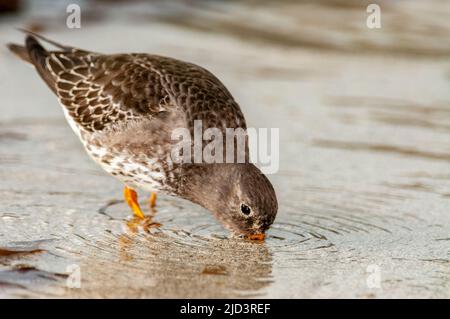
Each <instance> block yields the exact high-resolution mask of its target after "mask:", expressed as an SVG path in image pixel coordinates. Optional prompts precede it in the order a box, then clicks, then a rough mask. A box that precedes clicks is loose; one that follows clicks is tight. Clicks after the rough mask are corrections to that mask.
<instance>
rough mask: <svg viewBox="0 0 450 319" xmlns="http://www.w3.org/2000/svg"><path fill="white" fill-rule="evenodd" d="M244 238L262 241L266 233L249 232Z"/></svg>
mask: <svg viewBox="0 0 450 319" xmlns="http://www.w3.org/2000/svg"><path fill="white" fill-rule="evenodd" d="M245 238H246V239H249V240H255V241H263V240H264V239H265V238H266V235H265V234H264V233H259V234H251V235H247V236H245Z"/></svg>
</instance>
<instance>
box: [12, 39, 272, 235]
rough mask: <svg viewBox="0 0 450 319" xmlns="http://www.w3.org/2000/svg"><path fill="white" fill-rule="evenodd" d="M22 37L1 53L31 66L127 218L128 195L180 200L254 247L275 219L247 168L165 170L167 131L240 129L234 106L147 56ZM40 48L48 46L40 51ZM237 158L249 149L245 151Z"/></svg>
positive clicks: (215, 86)
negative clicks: (115, 183) (114, 185)
mask: <svg viewBox="0 0 450 319" xmlns="http://www.w3.org/2000/svg"><path fill="white" fill-rule="evenodd" d="M22 31H24V32H25V33H26V36H25V43H24V44H23V45H21V44H13V43H9V44H8V45H7V46H8V48H9V49H10V50H11V51H12V52H13V53H14V54H15V55H17V56H18V57H19V58H21V59H22V60H24V61H26V62H28V63H30V64H32V65H33V66H34V68H35V70H36V71H37V73H38V74H39V76H40V77H41V78H42V80H43V81H44V82H45V83H46V84H47V86H48V87H49V88H50V90H51V91H52V92H53V93H54V94H55V95H56V97H57V98H58V100H59V103H60V105H61V107H62V110H63V113H64V115H65V118H66V119H67V122H68V123H69V125H70V127H71V128H72V129H73V131H74V132H75V134H76V135H77V136H78V138H79V139H80V140H81V142H82V144H83V146H84V148H85V150H86V151H87V153H88V154H89V155H90V157H92V159H93V160H94V161H95V162H97V163H98V164H99V165H100V166H101V167H102V168H103V169H104V170H105V171H106V172H108V173H109V174H111V175H112V176H114V177H116V178H117V179H119V180H120V181H121V182H122V183H124V192H123V193H124V198H125V201H126V203H128V205H129V206H130V208H131V210H132V212H133V213H134V216H135V217H136V218H138V219H144V218H145V215H144V213H143V211H142V209H141V207H140V205H139V202H138V196H137V192H136V190H137V189H141V190H144V191H148V192H150V193H151V196H150V200H149V202H150V206H154V205H155V204H156V194H157V193H163V194H167V195H171V196H175V197H179V198H182V199H185V200H188V201H190V202H193V203H195V204H198V205H200V206H202V207H203V208H206V209H207V210H209V211H210V212H211V213H212V214H213V215H214V216H215V217H216V218H217V219H218V220H219V221H220V222H221V223H222V225H223V226H224V227H225V228H226V229H228V230H229V231H230V232H231V233H232V234H233V235H237V236H242V237H245V238H250V239H255V240H263V239H264V237H265V232H266V231H267V229H269V227H270V226H271V224H272V223H273V222H274V219H275V217H276V214H277V211H278V202H277V196H276V193H275V190H274V188H273V186H272V184H271V182H270V181H269V179H268V178H267V177H266V176H265V175H264V174H263V173H262V172H261V171H260V170H259V168H257V167H256V166H255V165H254V164H253V163H251V162H250V161H249V160H248V157H246V160H245V161H244V162H240V163H237V162H233V163H228V162H227V163H204V162H201V163H174V161H173V160H171V154H172V153H171V152H172V150H173V147H174V143H175V142H174V141H173V139H172V135H171V134H172V132H173V130H174V129H176V128H180V127H181V128H185V129H187V130H188V131H189V132H190V133H191V134H194V122H195V121H201V122H202V125H203V127H204V128H212V127H215V128H218V129H219V130H220V132H225V130H226V128H242V129H244V130H247V126H246V121H245V118H244V115H243V113H242V111H241V108H240V106H239V104H238V103H237V102H236V101H235V99H234V98H233V96H232V95H231V93H230V92H229V91H228V89H227V88H226V87H225V85H224V84H223V83H222V82H221V81H220V80H219V79H218V78H217V77H216V76H214V75H213V74H212V73H211V72H210V71H208V70H206V69H205V68H203V67H201V66H198V65H196V64H193V63H189V62H185V61H181V60H178V59H174V58H171V57H165V56H160V55H153V54H147V53H118V54H101V53H96V52H91V51H86V50H83V49H79V48H75V47H72V46H67V45H62V44H60V43H57V42H55V41H53V40H50V39H48V38H46V37H44V36H42V35H40V34H37V33H34V32H31V31H27V30H22ZM41 42H44V43H47V44H49V45H51V46H54V47H55V48H56V49H55V50H52V51H51V50H47V49H46V48H45V47H44V46H43V45H42V44H41ZM245 151H248V145H247V143H246V148H245Z"/></svg>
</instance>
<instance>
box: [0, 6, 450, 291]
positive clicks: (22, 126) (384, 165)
mask: <svg viewBox="0 0 450 319" xmlns="http://www.w3.org/2000/svg"><path fill="white" fill-rule="evenodd" d="M352 3H353V5H350V4H352ZM409 3H411V4H410V6H412V7H405V6H406V4H405V2H401V3H400V4H398V5H395V6H389V7H387V9H388V10H387V12H386V15H385V20H383V21H384V22H383V23H384V27H383V28H382V29H381V30H376V31H368V29H366V28H365V26H364V25H363V26H361V25H360V24H359V22H357V21H358V20H356V18H355V17H356V16H358V13H359V12H360V11H358V10H359V9H360V8H359V7H358V5H355V4H354V2H351V1H322V2H321V3H320V4H315V5H311V4H308V3H307V1H303V2H299V3H298V4H295V3H291V2H287V3H285V4H283V5H281V4H280V5H279V6H276V7H273V8H272V10H268V9H258V10H254V8H253V5H252V4H251V3H233V4H228V5H225V4H218V3H215V4H214V5H212V4H208V5H206V6H200V7H197V8H194V9H189V8H186V7H184V6H182V5H179V6H178V5H171V10H170V11H167V10H166V11H165V10H164V5H162V4H159V5H155V6H154V7H153V6H152V7H151V11H150V9H149V10H148V11H145V12H149V13H146V14H141V13H140V12H144V10H141V7H140V6H142V5H136V6H129V7H128V9H127V11H126V14H123V16H122V17H119V18H117V17H116V15H115V14H114V12H115V11H113V12H112V13H110V15H106V16H103V17H102V20H101V21H100V22H93V21H92V22H89V23H87V24H86V25H85V26H83V27H82V28H81V29H80V30H76V31H75V30H67V29H65V28H64V27H60V26H59V24H58V23H60V20H57V19H46V20H45V21H46V24H44V25H43V26H41V27H42V28H44V30H45V31H44V32H45V33H46V34H48V35H49V37H51V38H55V40H58V41H61V42H65V43H68V44H74V45H78V46H80V47H84V48H88V49H92V50H96V51H103V52H117V51H145V52H152V53H158V54H163V55H169V56H173V57H177V58H181V59H184V60H189V61H192V62H196V63H198V64H201V65H203V66H205V67H207V68H208V69H210V70H211V71H213V73H215V74H216V75H218V76H219V78H221V79H222V80H223V82H224V83H225V84H226V85H227V87H228V88H229V89H230V91H231V92H232V93H233V94H234V96H235V97H236V99H237V100H238V101H239V103H240V104H241V107H242V109H243V111H244V113H245V115H246V118H247V122H248V123H249V125H250V126H256V127H279V128H280V171H279V172H278V173H277V174H274V175H270V176H269V178H270V179H271V181H272V182H273V184H274V187H275V189H276V191H277V194H278V198H279V204H280V209H279V214H278V217H277V219H276V222H275V224H274V225H273V227H272V228H271V229H270V230H269V232H268V236H267V238H266V240H265V241H264V242H250V241H245V240H241V239H233V238H229V234H228V233H227V231H226V230H224V229H223V228H222V227H221V226H220V225H219V223H218V222H217V221H216V220H215V219H214V218H213V217H212V216H211V215H210V214H209V213H208V212H206V211H205V210H203V209H201V208H199V207H198V206H195V205H193V204H190V203H188V202H186V201H182V200H179V199H176V198H171V197H165V196H160V197H159V198H158V203H157V207H156V208H155V209H154V210H152V211H151V215H152V218H151V222H148V223H147V224H142V223H137V222H135V221H133V220H132V219H131V218H130V212H129V210H128V208H127V206H126V204H125V203H124V202H123V201H121V190H122V189H121V187H122V185H121V184H120V183H119V182H118V181H116V180H114V179H113V178H111V177H109V176H107V175H106V173H104V172H103V171H102V170H101V169H100V168H99V167H97V166H96V165H95V164H94V163H93V162H92V161H91V160H90V159H89V158H88V156H87V155H86V154H85V152H84V151H83V149H82V146H81V144H80V143H79V141H78V140H77V139H76V137H75V135H74V134H73V133H72V132H71V131H70V128H69V127H68V125H67V124H66V123H65V120H64V118H63V115H62V112H61V110H60V108H59V106H58V104H57V102H56V100H55V98H54V97H53V96H52V95H51V93H50V92H49V90H48V89H47V88H46V87H45V85H44V84H42V82H41V81H40V80H39V79H38V77H37V76H36V75H35V74H34V72H33V71H32V70H31V69H30V68H27V67H25V66H24V65H23V64H22V63H21V62H20V61H17V60H16V59H15V58H14V57H12V56H11V55H10V54H9V53H8V52H6V50H5V49H3V50H2V51H1V52H0V54H1V59H0V69H1V70H2V73H1V74H2V77H1V84H2V86H1V90H2V91H1V96H2V97H3V99H4V100H3V103H2V105H1V106H0V107H1V113H2V115H1V118H0V121H1V125H0V296H1V297H307V298H309V297H362V298H378V297H447V298H448V297H450V267H449V266H450V263H449V256H450V252H449V248H450V216H449V207H450V170H449V162H450V143H449V141H450V93H449V90H448V87H449V84H450V83H449V82H450V77H449V74H450V73H449V72H450V62H449V60H448V58H443V57H442V55H443V54H444V53H446V52H450V43H449V42H448V39H447V38H448V37H447V38H445V39H443V38H442V37H439V32H438V31H436V32H433V30H441V32H443V31H442V30H444V31H445V30H449V28H450V24H449V22H448V21H447V19H443V18H441V13H442V12H448V11H450V8H448V6H447V5H446V2H445V1H434V2H433V3H434V4H435V7H434V8H439V9H432V8H431V7H427V10H412V9H417V8H422V7H421V6H422V5H421V2H420V1H411V2H409ZM344 5H345V6H344ZM215 6H218V7H215ZM336 6H344V8H345V9H342V8H341V10H335V9H336ZM219 9H220V10H219ZM238 9H239V10H238ZM294 9H295V10H294ZM406 9H411V10H412V11H411V12H410V11H405V10H406ZM33 10H36V12H38V13H36V12H35V11H31V12H29V13H27V14H25V15H24V16H23V17H21V18H15V17H10V18H8V19H6V20H3V21H2V23H1V24H0V37H1V39H2V42H6V41H12V40H14V41H18V40H19V39H21V38H22V35H20V34H19V33H18V32H16V31H14V30H13V29H12V27H11V26H12V25H14V26H26V25H27V24H30V23H34V22H35V21H36V19H37V18H36V17H40V16H41V15H42V14H43V13H39V12H40V11H39V10H37V9H33ZM55 10H58V8H55ZM308 10H310V11H308ZM362 10H363V11H361V12H360V13H361V14H362V15H363V14H364V12H365V11H364V8H363V9H362ZM33 12H34V13H33ZM58 12H59V11H58ZM63 12H64V11H63ZM98 12H103V11H102V10H100V9H97V10H93V11H92V13H91V15H90V16H91V17H92V16H95V14H98ZM167 12H170V14H167ZM180 12H181V13H186V12H187V13H189V14H192V15H193V16H195V17H197V19H193V20H189V19H187V20H182V19H180V18H179V16H180ZM227 12H235V13H236V14H235V15H233V16H229V15H227V14H226V13H227ZM238 12H239V14H241V15H245V14H246V13H250V12H254V13H253V14H249V15H247V16H246V17H247V19H245V21H244V20H243V19H239V18H238V16H239V15H238ZM308 12H309V15H311V16H313V17H314V18H315V19H310V18H308ZM335 12H338V14H336V15H334V13H335ZM405 12H409V13H405ZM162 13H164V14H162ZM288 13H289V17H290V19H284V20H283V19H282V17H284V15H286V14H288ZM332 13H333V14H332ZM410 14H413V15H414V16H413V18H414V21H416V23H417V24H414V25H413V26H414V27H411V29H408V28H406V29H405V28H399V26H398V25H397V24H396V23H397V22H396V21H403V20H404V19H406V20H407V18H408V17H410V16H409V15H410ZM330 16H333V18H331V19H330ZM137 17H138V18H137ZM294 18H297V20H295V19H294ZM431 18H433V19H431ZM280 19H281V20H280ZM402 19H403V20H402ZM94 20H95V19H94ZM276 21H285V22H284V23H279V24H277V23H275V22H276ZM317 21H324V22H323V24H320V23H318V22H317ZM342 21H344V22H342ZM256 22H257V23H256ZM430 23H431V26H429V24H430ZM193 24H195V25H193ZM299 24H300V26H301V28H300V29H299V27H298V25H299ZM204 25H209V26H210V29H208V30H205V29H204ZM58 26H59V27H58ZM202 26H203V27H202ZM258 26H259V27H258ZM266 26H270V28H268V27H266ZM275 26H277V28H275ZM420 26H423V27H422V28H420ZM332 27H334V28H335V29H334V30H336V32H337V33H339V34H340V36H338V35H336V34H335V35H333V33H332V31H331V30H332ZM433 28H434V29H433ZM242 30H243V31H242ZM267 30H269V31H270V32H269V31H267ZM237 31H242V32H237ZM289 31H291V32H289ZM369 32H377V33H376V34H373V33H369ZM111 34H114V35H116V36H119V35H120V36H122V37H123V38H122V39H121V41H114V39H112V38H111ZM314 34H317V35H320V36H314V37H312V38H311V35H314ZM447 34H448V33H447ZM282 35H285V37H283V36H282ZM287 35H289V36H287ZM242 37H245V38H244V41H242V40H243V39H242ZM362 38H363V39H364V41H363V43H364V45H361V41H362V40H361V39H362ZM405 38H406V39H407V40H405V41H400V40H399V39H405ZM99 39H100V40H99ZM246 39H251V40H249V41H247V40H246ZM308 39H309V41H306V40H308ZM312 39H314V41H312ZM412 48H413V49H412ZM23 92H26V94H24V93H23ZM141 195H142V196H141V199H142V205H143V206H144V207H146V204H145V196H146V195H147V194H144V193H142V194H141ZM152 223H159V224H161V226H160V227H156V226H157V225H156V224H152ZM78 271H79V275H80V278H81V287H80V288H70V287H73V285H72V283H73V280H74V278H75V279H76V278H78V277H77V276H78ZM378 275H379V276H378ZM374 278H375V279H376V278H379V280H380V281H379V284H375V285H374V284H373V282H374V281H373V279H374ZM375 282H377V280H375Z"/></svg>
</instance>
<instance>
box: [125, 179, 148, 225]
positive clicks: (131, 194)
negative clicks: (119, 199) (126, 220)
mask: <svg viewBox="0 0 450 319" xmlns="http://www.w3.org/2000/svg"><path fill="white" fill-rule="evenodd" d="M123 195H124V197H125V200H126V202H127V203H128V205H129V206H130V207H131V210H132V211H133V213H134V216H136V217H137V218H140V219H145V215H144V213H142V210H141V207H140V206H139V203H138V198H137V193H136V192H135V191H134V190H133V189H131V188H129V187H128V186H125V188H124V190H123Z"/></svg>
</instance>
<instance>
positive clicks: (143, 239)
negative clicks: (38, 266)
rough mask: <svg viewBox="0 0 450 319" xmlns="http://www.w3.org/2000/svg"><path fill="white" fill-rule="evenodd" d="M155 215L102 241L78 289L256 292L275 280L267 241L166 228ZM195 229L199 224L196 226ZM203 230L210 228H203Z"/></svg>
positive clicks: (102, 292) (138, 293)
mask: <svg viewBox="0 0 450 319" xmlns="http://www.w3.org/2000/svg"><path fill="white" fill-rule="evenodd" d="M155 213H156V210H154V211H153V214H151V215H149V216H148V218H147V220H145V221H142V220H130V221H126V222H124V227H123V229H122V232H121V233H120V234H118V235H113V234H111V236H110V237H109V238H108V239H104V240H102V241H100V242H98V243H97V244H96V245H98V247H97V249H96V251H97V252H93V255H92V256H90V257H89V258H88V259H87V260H86V263H85V265H84V266H83V269H85V270H86V271H85V273H83V275H84V279H83V283H84V285H83V287H82V288H84V289H80V290H79V292H78V293H80V294H84V293H85V294H89V295H90V296H92V295H97V296H102V297H172V298H177V297H179V298H182V297H186V298H188V297H191V298H192V297H198V298H201V297H205V298H214V297H215V298H219V297H239V296H257V295H258V294H259V292H260V291H261V290H262V289H263V288H264V287H266V286H267V285H268V284H269V283H270V282H271V273H272V256H271V254H270V253H269V250H268V248H267V247H266V244H265V243H264V242H249V241H245V240H242V239H237V238H236V239H227V238H225V239H217V238H212V237H208V236H200V235H198V234H196V233H195V232H187V231H179V230H175V229H172V230H171V229H166V227H164V226H163V227H161V224H160V223H158V222H157V221H156V219H157V218H156V217H155V216H154V215H155ZM194 228H195V227H194ZM198 228H199V229H200V228H201V229H202V230H204V229H205V227H203V226H201V227H198Z"/></svg>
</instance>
